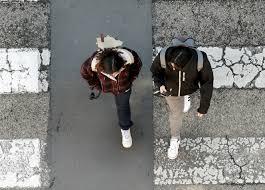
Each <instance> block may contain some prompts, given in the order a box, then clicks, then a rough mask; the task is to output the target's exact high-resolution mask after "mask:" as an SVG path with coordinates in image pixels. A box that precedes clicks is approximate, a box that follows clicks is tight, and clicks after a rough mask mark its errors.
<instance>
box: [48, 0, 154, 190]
mask: <svg viewBox="0 0 265 190" xmlns="http://www.w3.org/2000/svg"><path fill="white" fill-rule="evenodd" d="M51 4H52V5H51V6H52V11H51V27H52V30H51V37H52V39H51V50H52V61H51V103H50V122H49V163H50V165H51V167H52V169H53V171H52V174H51V176H52V183H51V189H56V190H61V189H62V190H73V189H75V190H87V189H89V190H105V189H108V190H112V189H113V190H124V189H126V190H136V189H137V190H138V189H139V190H142V189H143V190H148V189H152V170H153V147H152V138H153V134H152V98H151V94H152V93H151V84H152V83H151V75H150V74H149V67H150V64H151V56H152V47H151V45H152V31H151V0H127V1H124V0H112V1H104V0H89V1H88V0H76V1H70V0H64V1H59V0H55V1H52V2H51ZM101 32H102V33H105V34H110V35H113V36H115V37H119V39H121V40H123V41H124V42H125V44H124V45H125V46H127V47H130V48H133V49H135V50H136V51H137V52H138V53H139V54H140V56H141V58H142V60H143V63H144V67H143V69H142V72H141V76H140V77H139V79H138V80H137V82H136V84H135V86H134V90H133V94H132V101H131V104H132V110H133V119H134V122H135V127H134V130H133V137H134V145H133V148H132V149H130V150H124V149H123V148H122V147H121V143H120V130H119V127H118V125H117V118H116V110H115V104H114V99H113V97H112V96H111V95H104V96H102V97H100V99H99V100H97V101H89V99H88V90H87V88H86V83H85V82H84V81H83V80H82V79H81V77H80V74H79V69H80V65H81V63H82V62H83V61H84V60H85V59H86V58H87V57H88V56H89V55H90V54H91V53H92V52H93V51H94V50H95V48H96V44H95V42H96V39H95V38H96V36H97V35H98V34H99V33H101Z"/></svg>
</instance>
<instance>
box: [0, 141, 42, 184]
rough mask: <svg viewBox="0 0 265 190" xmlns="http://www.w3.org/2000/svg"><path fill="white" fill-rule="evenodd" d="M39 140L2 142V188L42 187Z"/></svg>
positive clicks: (0, 160)
mask: <svg viewBox="0 0 265 190" xmlns="http://www.w3.org/2000/svg"><path fill="white" fill-rule="evenodd" d="M40 143H41V142H40V140H39V139H16V140H0V166H1V167H0V188H13V187H19V188H21V187H23V188H27V187H28V188H32V187H41V185H42V184H41V175H40V174H41V167H40V162H41V151H40V150H41V144H40Z"/></svg>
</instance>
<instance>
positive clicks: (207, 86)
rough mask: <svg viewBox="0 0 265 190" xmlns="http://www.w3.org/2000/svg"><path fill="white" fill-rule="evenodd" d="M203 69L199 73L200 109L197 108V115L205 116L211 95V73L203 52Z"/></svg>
mask: <svg viewBox="0 0 265 190" xmlns="http://www.w3.org/2000/svg"><path fill="white" fill-rule="evenodd" d="M203 60H204V61H203V68H202V70H201V71H200V72H199V81H200V85H201V87H200V94H201V100H200V107H199V108H198V110H197V111H198V113H200V114H206V113H207V111H208V109H209V107H210V102H211V98H212V93H213V79H214V78H213V71H212V68H211V64H210V62H209V60H208V58H207V55H206V53H204V52H203Z"/></svg>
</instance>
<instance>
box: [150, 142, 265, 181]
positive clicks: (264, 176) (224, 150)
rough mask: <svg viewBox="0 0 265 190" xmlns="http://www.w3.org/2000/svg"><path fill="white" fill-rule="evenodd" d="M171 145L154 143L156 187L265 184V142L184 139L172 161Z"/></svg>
mask: <svg viewBox="0 0 265 190" xmlns="http://www.w3.org/2000/svg"><path fill="white" fill-rule="evenodd" d="M168 141H169V139H167V140H165V139H156V140H155V143H154V144H155V149H154V154H155V161H154V183H155V185H174V184H246V183H251V184H252V183H256V184H258V183H265V160H264V156H265V138H233V139H228V138H208V137H203V138H196V139H187V138H185V139H183V140H182V141H181V145H180V151H179V156H178V158H177V159H176V160H173V161H172V160H169V159H168V158H167V148H168Z"/></svg>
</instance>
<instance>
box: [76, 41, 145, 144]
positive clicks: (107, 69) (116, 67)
mask: <svg viewBox="0 0 265 190" xmlns="http://www.w3.org/2000/svg"><path fill="white" fill-rule="evenodd" d="M97 45H98V47H99V49H98V50H97V51H96V52H94V53H93V54H92V55H91V57H89V58H88V59H87V60H86V61H85V62H84V63H83V64H82V65H81V70H80V73H81V76H82V77H83V78H84V79H85V80H86V81H87V83H88V85H89V86H90V88H92V89H97V90H99V91H102V92H103V93H112V94H113V95H114V98H115V103H116V107H117V115H118V120H119V126H120V128H121V134H122V145H123V147H124V148H130V147H131V146H132V137H131V133H130V128H131V126H132V125H133V122H132V121H131V109H130V95H131V91H132V84H133V81H134V80H135V79H136V78H137V76H138V74H139V72H140V69H141V67H142V62H141V59H140V57H139V56H138V55H137V53H136V52H135V51H133V50H131V49H129V48H126V47H122V42H121V41H119V40H116V39H114V38H112V37H110V36H106V37H104V36H101V38H97Z"/></svg>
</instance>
